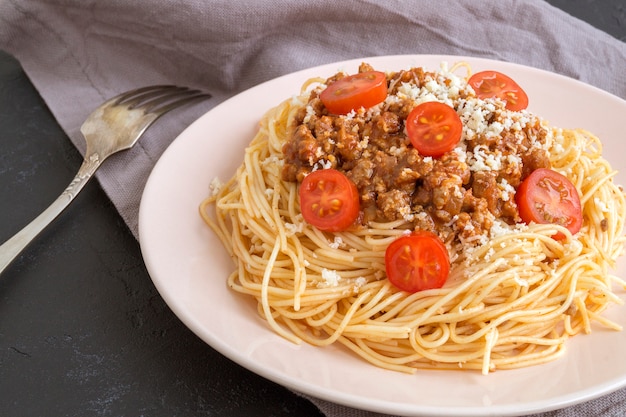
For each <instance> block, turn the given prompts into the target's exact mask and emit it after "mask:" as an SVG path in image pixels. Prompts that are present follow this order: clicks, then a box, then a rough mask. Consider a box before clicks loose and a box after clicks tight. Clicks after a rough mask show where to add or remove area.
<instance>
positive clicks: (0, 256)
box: [0, 155, 102, 274]
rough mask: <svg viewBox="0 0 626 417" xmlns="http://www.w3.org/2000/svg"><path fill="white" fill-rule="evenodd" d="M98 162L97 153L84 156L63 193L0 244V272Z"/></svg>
mask: <svg viewBox="0 0 626 417" xmlns="http://www.w3.org/2000/svg"><path fill="white" fill-rule="evenodd" d="M100 164H102V159H100V158H99V157H98V155H91V156H90V157H88V158H85V160H84V161H83V163H82V165H81V166H80V169H79V170H78V173H77V174H76V176H75V177H74V179H73V180H72V182H71V183H70V184H69V185H68V186H67V188H66V189H65V190H64V191H63V193H61V195H60V196H59V197H58V198H57V199H56V200H54V201H53V202H52V204H50V206H48V208H47V209H45V210H44V211H43V212H42V213H41V214H40V215H39V216H37V217H36V218H35V219H34V220H33V221H31V222H30V223H29V224H28V225H27V226H25V227H24V228H23V229H22V230H20V231H19V232H17V233H16V234H15V235H14V236H13V237H12V238H10V239H9V240H7V241H6V242H4V243H3V244H2V246H0V274H2V272H3V271H4V270H5V269H6V267H7V266H9V264H10V263H11V262H13V260H14V259H15V258H17V256H18V255H19V254H20V253H21V252H22V251H23V250H24V248H26V246H28V244H29V243H30V242H32V241H33V239H35V238H36V237H37V235H39V233H41V231H42V230H43V229H45V228H46V227H47V226H48V225H49V224H50V223H52V221H53V220H54V219H56V218H57V216H58V215H59V214H61V212H62V211H63V210H65V208H66V207H67V206H69V204H70V203H71V202H72V201H73V200H74V198H75V197H76V196H77V195H78V193H79V192H80V190H82V189H83V187H84V186H85V184H87V182H88V181H89V180H90V179H91V177H92V176H93V174H94V172H95V171H96V170H97V169H98V167H99V166H100Z"/></svg>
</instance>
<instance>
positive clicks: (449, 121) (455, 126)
mask: <svg viewBox="0 0 626 417" xmlns="http://www.w3.org/2000/svg"><path fill="white" fill-rule="evenodd" d="M406 131H407V134H408V135H409V139H410V140H411V143H412V144H413V147H414V148H415V149H417V150H418V151H419V153H420V154H422V155H424V156H434V157H438V156H441V155H443V154H444V153H446V152H448V151H451V150H452V149H454V147H455V146H456V145H457V143H459V141H460V140H461V133H462V132H463V123H462V122H461V118H460V117H459V115H458V114H456V111H455V110H454V109H453V108H452V107H450V106H448V105H447V104H443V103H439V102H437V101H427V102H425V103H422V104H419V105H417V106H416V107H415V108H414V109H413V110H411V113H409V116H408V117H407V118H406Z"/></svg>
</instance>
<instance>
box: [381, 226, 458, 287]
mask: <svg viewBox="0 0 626 417" xmlns="http://www.w3.org/2000/svg"><path fill="white" fill-rule="evenodd" d="M385 269H386V271H387V278H388V279H389V281H390V282H391V283H392V284H393V285H395V286H396V287H398V288H399V289H401V290H403V291H408V292H411V293H413V292H417V291H423V290H428V289H431V288H441V287H442V286H443V284H445V282H446V280H447V279H448V274H449V272H450V257H449V255H448V250H447V249H446V247H445V245H444V244H443V242H442V241H441V239H439V237H437V235H435V234H434V233H431V232H427V231H419V232H415V233H412V234H410V235H405V236H402V237H399V238H398V239H396V240H394V241H393V242H391V244H389V246H388V247H387V250H386V252H385Z"/></svg>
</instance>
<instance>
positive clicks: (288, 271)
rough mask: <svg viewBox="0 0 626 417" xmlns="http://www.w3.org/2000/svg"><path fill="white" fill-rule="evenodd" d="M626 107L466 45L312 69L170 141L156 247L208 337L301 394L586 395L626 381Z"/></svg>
mask: <svg viewBox="0 0 626 417" xmlns="http://www.w3.org/2000/svg"><path fill="white" fill-rule="evenodd" d="M623 114H626V102H624V101H623V100H621V99H620V98H617V97H615V96H613V95H611V94H608V93H606V92H604V91H602V90H599V89H597V88H594V87H591V86H589V85H586V84H583V83H581V82H579V81H576V80H573V79H570V78H567V77H564V76H560V75H557V74H553V73H549V72H545V71H542V70H538V69H534V68H530V67H526V66H521V65H516V64H511V63H503V62H497V61H492V60H486V59H478V58H471V57H459V56H438V55H414V56H387V57H371V58H363V59H358V60H351V61H345V62H341V63H334V64H328V65H323V66H320V67H316V68H311V69H307V70H303V71H299V72H296V73H293V74H289V75H286V76H283V77H280V78H277V79H275V80H272V81H269V82H266V83H264V84H261V85H258V86H256V87H254V88H252V89H250V90H247V91H245V92H243V93H241V94H239V95H237V96H235V97H233V98H231V99H229V100H227V101H225V102H224V103H222V104H220V105H219V106H217V107H216V108H214V109H213V110H211V111H209V112H208V113H206V114H205V115H204V116H202V117H201V118H200V119H198V120H197V121H196V122H195V123H194V124H192V125H191V126H190V127H189V128H187V129H186V130H185V131H184V132H183V133H182V134H181V135H180V136H179V137H178V138H177V139H176V140H175V141H174V142H173V143H172V145H171V146H170V147H169V148H168V149H167V150H166V151H165V153H164V154H163V156H162V157H161V159H160V160H159V161H158V163H157V164H156V166H155V168H154V170H153V172H152V174H151V176H150V178H149V180H148V183H147V184H146V188H145V191H144V194H143V198H142V203H141V208H140V216H139V231H140V242H141V247H142V253H143V255H144V259H145V262H146V265H147V268H148V271H149V273H150V275H151V277H152V279H153V281H154V283H155V285H156V287H157V289H158V291H159V292H160V294H161V295H162V296H163V298H164V299H165V301H166V302H167V303H168V305H169V306H170V308H171V309H172V310H173V311H174V313H175V314H176V315H177V316H178V317H179V318H180V319H181V320H182V321H183V322H184V323H185V324H186V325H187V326H188V327H189V328H190V329H191V330H192V331H194V332H195V333H196V334H197V335H198V336H199V337H201V338H202V339H203V340H204V341H205V342H206V343H208V344H209V345H210V346H212V347H213V348H215V349H216V350H218V351H219V352H221V353H222V354H224V355H225V356H227V357H229V358H230V359H232V360H233V361H235V362H237V363H239V364H240V365H242V366H244V367H246V368H248V369H250V370H251V371H253V372H256V373H257V374H259V375H261V376H264V377H265V378H268V379H270V380H272V381H274V382H277V383H280V384H282V385H284V386H286V387H288V388H291V389H293V390H295V391H298V392H301V393H304V394H308V395H311V396H314V397H317V398H321V399H324V400H328V401H332V402H335V403H339V404H343V405H348V406H351V407H356V408H360V409H366V410H370V411H377V412H383V413H389V414H396V415H407V416H408V415H441V416H473V415H477V416H478V415H523V414H529V413H534V412H541V411H547V410H552V409H556V408H561V407H564V406H567V405H573V404H576V403H579V402H583V401H586V400H590V399H592V398H595V397H597V396H600V395H603V394H606V393H608V392H611V391H614V390H616V389H618V388H620V387H623V386H624V385H626V362H624V361H622V360H620V358H621V355H622V352H624V351H626V332H624V331H622V329H623V327H624V325H626V315H625V314H624V309H625V308H626V307H624V306H623V304H624V300H625V299H626V293H625V291H624V290H625V282H624V280H623V277H624V276H625V275H624V272H626V264H625V262H624V259H622V257H621V255H622V254H623V252H624V243H625V241H626V240H625V238H624V230H623V229H624V221H625V220H626V198H625V195H624V190H623V188H622V187H621V185H620V184H626V176H624V174H623V173H622V171H624V168H626V164H625V163H624V161H623V158H621V157H620V156H621V155H623V153H624V151H625V150H626V145H624V141H623V138H622V136H623V134H622V131H623V128H622V126H621V120H620V117H619V116H620V115H623ZM538 381H540V383H538Z"/></svg>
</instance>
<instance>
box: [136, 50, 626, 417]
mask: <svg viewBox="0 0 626 417" xmlns="http://www.w3.org/2000/svg"><path fill="white" fill-rule="evenodd" d="M460 60H464V61H467V62H469V63H470V64H471V65H472V68H473V70H474V71H478V70H483V69H495V70H500V71H502V72H505V73H507V74H508V75H510V76H511V77H513V78H514V79H515V80H516V81H517V82H518V83H519V84H521V85H522V86H523V88H524V89H525V90H526V92H527V93H528V96H529V97H530V106H529V109H530V110H531V111H533V112H535V113H536V114H538V115H541V116H543V117H545V118H547V119H548V120H549V121H550V122H551V123H552V124H553V125H555V126H561V127H569V128H575V127H583V128H586V129H588V130H590V131H592V132H594V133H596V134H597V135H599V136H600V137H601V138H602V139H603V143H604V153H605V155H606V156H607V157H608V159H609V160H610V162H611V163H612V164H613V166H615V167H617V168H618V169H620V170H622V171H624V172H626V160H625V159H624V155H625V154H626V140H624V133H623V132H624V126H623V122H624V115H626V102H625V101H623V100H621V99H619V98H617V97H615V96H612V95H610V94H608V93H606V92H603V91H602V90H599V89H596V88H594V87H590V86H588V85H586V84H583V83H580V82H578V81H575V80H572V79H569V78H565V77H563V76H559V75H555V74H552V73H549V72H545V71H540V70H537V69H533V68H529V67H524V66H520V65H513V64H508V63H502V62H495V61H490V60H484V59H476V58H465V57H454V56H432V55H428V56H390V57H376V58H365V59H358V60H352V61H346V62H341V63H335V64H330V65H324V66H320V67H317V68H312V69H308V70H304V71H300V72H296V73H293V74H289V75H286V76H283V77H280V78H277V79H275V80H272V81H269V82H266V83H264V84H261V85H258V86H256V87H254V88H252V89H250V90H248V91H246V92H244V93H242V94H239V95H237V96H235V97H233V98H231V99H229V100H228V101H226V102H224V103H222V104H221V105H219V106H217V107H216V108H214V109H213V110H211V111H209V112H208V113H207V114H205V115H204V116H202V117H201V118H200V119H198V120H197V121H196V122H195V123H194V124H192V125H191V126H190V127H189V128H188V129H186V130H185V131H184V132H183V133H182V134H181V135H180V137H178V139H176V141H174V143H173V144H172V145H171V146H170V147H169V148H168V149H167V151H166V152H165V153H164V155H163V156H162V158H161V159H160V160H159V162H158V163H157V164H156V167H155V168H154V171H153V172H152V174H151V176H150V179H149V181H148V183H147V185H146V188H145V192H144V195H143V200H142V203H141V209H140V213H139V228H140V241H141V248H142V251H143V255H144V258H145V262H146V265H147V267H148V271H149V273H150V275H151V277H152V279H153V281H154V284H155V285H156V287H157V289H158V291H159V292H160V294H161V295H162V296H163V298H164V299H165V301H166V302H167V304H168V305H169V306H170V308H171V309H172V310H173V311H174V313H175V314H176V315H177V316H178V317H179V318H180V319H181V320H182V321H183V322H184V323H185V324H186V325H187V326H188V327H189V328H190V329H191V330H192V331H194V332H195V333H196V334H197V335H198V336H199V337H200V338H202V339H203V340H204V341H205V342H206V343H208V344H209V345H210V346H212V347H213V348H214V349H216V350H218V351H219V352H221V353H222V354H223V355H225V356H227V357H228V358H230V359H232V360H233V361H235V362H237V363H239V364H240V365H242V366H244V367H246V368H248V369H249V370H251V371H253V372H255V373H257V374H259V375H262V376H263V377H265V378H267V379H270V380H272V381H274V382H277V383H279V384H282V385H284V386H286V387H289V388H291V389H294V390H297V391H300V392H302V393H306V394H309V395H311V396H315V397H318V398H321V399H325V400H329V401H332V402H336V403H340V404H343V405H348V406H351V407H355V408H361V409H366V410H371V411H377V412H384V413H389V414H398V415H429V416H435V415H437V416H474V415H476V416H478V415H480V416H486V415H501V416H504V415H509V416H511V415H522V414H529V413H534V412H540V411H546V410H551V409H556V408H561V407H564V406H567V405H572V404H576V403H579V402H582V401H586V400H589V399H592V398H595V397H598V396H600V395H602V394H606V393H608V392H611V391H613V390H616V389H618V388H620V387H622V386H624V385H626V360H624V359H623V355H624V352H626V331H625V332H614V331H607V330H603V329H601V328H598V327H595V330H594V332H593V333H592V334H591V335H585V336H578V337H575V338H573V339H572V340H570V342H569V343H568V345H567V353H566V354H565V356H564V357H563V358H562V359H559V360H557V361H555V362H552V363H549V364H546V365H541V366H536V367H531V368H527V369H520V370H513V371H498V372H495V373H493V374H491V375H488V376H483V375H481V374H479V373H476V372H469V371H418V372H417V373H416V374H414V375H405V374H400V373H395V372H392V371H386V370H381V369H378V368H376V367H374V366H372V365H369V364H367V363H366V362H364V361H363V360H361V359H358V358H357V357H355V356H354V355H352V354H350V353H348V352H347V351H345V350H344V349H342V348H341V347H335V346H331V347H328V348H315V347H312V346H309V345H298V346H297V345H293V344H291V343H289V342H287V341H285V340H284V339H282V338H280V337H279V336H277V335H275V334H274V333H273V332H272V331H271V330H269V329H268V327H267V326H266V324H265V322H264V321H263V320H261V319H260V318H259V317H258V316H257V314H256V308H255V306H254V303H253V302H252V301H251V300H249V299H247V298H245V297H243V296H241V295H239V294H235V293H233V292H231V291H229V290H228V289H227V287H226V277H227V275H228V274H229V273H230V272H231V269H232V268H233V266H232V262H231V260H230V258H229V257H228V255H227V254H226V251H225V250H224V249H223V248H222V246H221V244H220V242H219V241H218V239H217V238H216V237H215V236H214V235H213V234H212V232H211V231H210V230H209V229H208V227H207V226H205V224H204V223H203V222H202V220H201V219H200V216H199V215H198V204H199V203H200V201H201V200H202V199H203V198H204V197H205V196H207V195H208V193H209V184H210V182H211V180H213V179H214V178H215V177H219V178H220V179H222V180H226V179H227V178H229V177H230V176H232V175H233V173H234V171H235V169H236V167H237V166H238V165H239V164H240V163H241V161H242V156H243V149H244V148H245V146H246V145H247V144H248V142H249V141H250V140H251V139H252V137H253V135H254V133H255V129H256V127H257V123H258V121H259V119H260V117H261V116H262V115H263V114H264V112H265V111H266V110H267V109H269V108H270V107H272V106H275V105H277V104H278V103H279V102H280V101H282V100H283V99H285V98H288V97H291V96H292V95H294V94H296V93H297V92H298V91H299V88H300V85H301V84H302V82H303V81H304V80H306V79H307V78H309V77H312V76H330V75H332V74H334V73H335V72H336V71H337V70H338V69H344V70H346V71H348V72H355V71H356V69H357V67H358V64H360V63H361V62H362V61H366V62H369V63H371V64H372V65H373V66H374V67H375V68H377V69H380V70H398V69H402V68H408V67H410V66H424V67H426V68H428V69H438V68H439V65H440V63H441V62H442V61H446V62H448V63H450V64H452V63H454V62H457V61H460ZM617 180H618V181H619V183H621V184H626V177H625V176H624V175H621V176H620V177H618V179H617ZM625 270H626V267H625V266H624V262H622V263H621V264H620V267H619V271H618V273H620V275H621V276H623V274H622V272H624V271H625ZM622 296H623V297H624V298H626V295H622ZM625 309H626V307H614V308H612V309H611V310H610V311H609V312H608V316H609V317H610V318H612V319H613V320H615V321H617V322H618V323H620V324H622V325H623V326H625V327H626V314H625V313H626V311H625Z"/></svg>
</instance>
